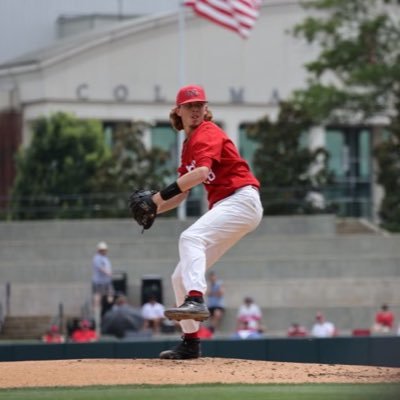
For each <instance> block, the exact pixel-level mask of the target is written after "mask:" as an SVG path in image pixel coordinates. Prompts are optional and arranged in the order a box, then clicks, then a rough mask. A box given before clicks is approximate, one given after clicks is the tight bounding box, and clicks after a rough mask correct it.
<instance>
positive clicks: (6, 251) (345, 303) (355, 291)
mask: <svg viewBox="0 0 400 400" xmlns="http://www.w3.org/2000/svg"><path fill="white" fill-rule="evenodd" d="M191 222H192V220H188V221H185V222H181V221H176V220H173V219H162V218H160V219H159V220H157V221H156V224H155V225H154V229H153V228H152V229H151V230H150V231H148V232H145V233H144V234H143V235H142V234H141V233H140V229H139V228H138V227H137V225H135V224H134V223H133V222H132V221H130V220H90V221H89V220H86V221H48V222H3V223H0V287H4V285H5V284H6V282H10V283H11V303H10V311H11V314H12V315H44V314H47V315H52V314H55V313H56V312H57V309H58V304H59V303H60V302H61V303H63V304H64V309H65V312H66V313H67V314H79V312H80V310H81V307H82V306H83V305H84V303H85V302H87V301H89V299H90V275H91V257H92V255H93V254H94V251H95V247H96V243H97V242H98V241H100V240H105V241H107V242H108V244H109V248H110V252H109V255H110V258H111V261H112V263H113V267H114V270H116V271H124V272H126V273H127V275H128V290H129V293H128V295H129V299H130V301H131V303H132V304H133V305H139V304H140V294H141V293H140V290H141V284H142V279H143V277H144V276H148V275H151V276H159V277H160V279H161V280H162V283H163V293H164V303H165V304H166V305H171V304H173V294H172V289H171V285H170V275H171V273H172V271H173V269H174V267H175V264H176V262H177V259H178V248H177V241H178V238H179V233H180V232H181V231H182V230H183V229H184V228H185V227H186V226H188V225H189V224H190V223H191ZM399 249H400V236H399V235H394V236H390V237H384V236H378V235H348V236H337V235H336V234H335V220H334V217H333V216H329V215H328V216H313V217H293V218H284V217H268V218H264V220H263V222H262V224H261V226H260V228H259V229H258V230H257V231H256V232H253V233H251V234H250V235H248V236H247V237H246V238H244V239H243V240H242V241H241V242H240V243H238V244H237V245H236V246H235V247H234V248H233V249H231V250H230V251H229V252H228V253H227V254H226V255H224V256H223V258H222V259H221V260H220V261H219V262H218V264H217V265H216V266H215V270H216V271H217V273H218V275H219V276H220V277H221V278H222V279H223V280H224V283H225V287H226V305H227V316H226V318H225V321H224V329H225V330H226V331H227V332H229V331H231V330H233V329H234V315H235V313H236V310H237V308H238V307H239V305H240V304H241V302H242V299H243V297H244V296H245V295H251V296H253V297H254V299H255V300H256V302H257V303H258V304H260V305H261V306H262V308H263V310H264V323H265V325H266V327H267V329H269V330H270V331H271V332H274V331H282V330H285V329H286V328H287V327H288V325H289V324H290V322H292V321H294V320H297V321H299V322H301V323H303V324H306V325H307V326H309V325H310V324H311V322H312V319H313V317H314V314H315V312H316V311H317V309H319V310H322V311H323V312H324V313H325V314H326V316H327V318H328V319H331V320H333V322H335V323H336V324H337V326H338V328H339V329H340V330H342V331H345V330H349V329H351V328H352V327H369V326H370V325H371V324H372V319H373V314H374V312H375V311H376V309H377V308H379V306H380V305H381V303H383V302H388V303H389V304H391V305H392V307H393V309H394V310H395V311H396V313H397V315H398V319H400V251H399Z"/></svg>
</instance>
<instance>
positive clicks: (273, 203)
mask: <svg viewBox="0 0 400 400" xmlns="http://www.w3.org/2000/svg"><path fill="white" fill-rule="evenodd" d="M128 197H129V193H93V194H59V195H40V196H26V197H22V196H21V197H18V198H10V197H0V220H31V219H32V220H34V219H54V218H57V219H84V218H126V217H130V213H129V210H128V206H127V203H128ZM318 198H319V199H318ZM261 199H262V202H263V206H264V209H265V214H266V215H285V214H313V213H318V212H331V213H336V214H338V215H339V216H341V217H347V216H348V217H364V218H370V217H371V216H372V200H371V197H370V195H369V193H368V191H367V192H365V191H364V193H360V192H359V191H357V190H355V189H354V188H350V187H348V186H345V185H331V186H326V187H324V188H323V189H322V190H321V191H315V190H314V189H313V188H311V187H288V188H284V187H283V188H262V190H261ZM318 202H319V203H320V204H318ZM203 203H204V199H203V198H199V197H195V196H193V197H190V198H189V199H188V200H187V209H188V210H189V211H190V215H192V216H197V215H200V213H201V212H202V210H203V207H202V204H203ZM168 215H171V216H175V215H176V212H175V211H172V212H170V213H168Z"/></svg>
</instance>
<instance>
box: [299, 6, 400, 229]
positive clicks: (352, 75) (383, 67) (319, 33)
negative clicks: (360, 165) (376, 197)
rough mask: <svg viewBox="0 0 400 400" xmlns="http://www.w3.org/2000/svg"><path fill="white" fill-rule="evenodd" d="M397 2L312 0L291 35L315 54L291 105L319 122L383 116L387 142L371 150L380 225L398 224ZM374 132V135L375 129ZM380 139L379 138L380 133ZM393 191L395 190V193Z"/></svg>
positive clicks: (399, 82)
mask: <svg viewBox="0 0 400 400" xmlns="http://www.w3.org/2000/svg"><path fill="white" fill-rule="evenodd" d="M399 3H400V2H399V1H398V0H385V1H383V0H315V1H307V2H304V6H305V7H306V8H308V9H311V10H313V14H314V15H313V16H310V17H308V18H306V19H305V20H304V21H303V22H302V23H300V24H298V25H297V26H296V27H295V28H294V31H293V32H294V34H295V35H296V36H300V37H303V38H305V39H306V40H307V41H308V42H309V43H314V44H317V45H318V46H319V48H320V52H319V54H318V56H317V58H316V59H315V60H313V61H311V62H309V63H308V64H306V69H307V71H308V76H309V80H308V86H307V88H306V89H304V90H299V91H296V92H295V93H294V96H293V97H294V101H295V102H296V103H297V104H299V105H301V107H304V108H305V109H306V110H307V111H308V112H309V113H310V115H311V117H312V118H313V119H314V120H315V121H317V122H319V123H322V124H328V123H332V122H337V123H343V124H349V123H350V124H357V123H359V124H364V125H365V124H370V125H373V124H372V122H371V121H373V118H376V117H378V118H382V117H383V118H386V119H387V120H389V121H390V123H389V124H388V126H387V129H388V131H389V133H390V134H389V138H388V140H387V141H384V142H383V143H381V144H380V145H378V146H377V148H376V149H375V155H376V157H377V161H378V168H379V171H378V182H379V183H380V184H382V185H383V187H384V189H385V198H384V200H383V202H382V204H381V210H380V215H381V217H382V223H383V225H384V226H386V227H387V228H389V229H394V227H395V226H398V225H400V212H398V211H397V212H395V210H396V209H397V210H398V209H399V204H400V190H398V183H397V186H392V184H393V183H394V182H393V180H394V176H393V173H394V172H395V171H396V168H397V171H398V167H396V165H397V166H398V163H399V158H400V152H399V148H398V145H399V134H398V130H399V126H398V119H399V111H400V109H399V107H398V106H397V107H396V105H398V104H399V102H400V46H399V43H400V14H399ZM374 129H375V133H376V134H377V133H379V132H378V130H379V128H377V127H376V126H375V128H374ZM379 136H382V135H381V134H379ZM396 188H397V189H396Z"/></svg>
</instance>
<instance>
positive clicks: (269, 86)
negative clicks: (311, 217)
mask: <svg viewBox="0 0 400 400" xmlns="http://www.w3.org/2000/svg"><path fill="white" fill-rule="evenodd" d="M299 3H300V2H299V1H277V0H275V1H273V0H266V1H265V2H264V3H263V6H262V8H261V14H260V17H259V20H258V21H257V23H256V25H255V28H254V29H253V31H252V34H251V36H250V38H249V39H248V40H243V39H241V38H240V37H239V36H238V35H236V34H234V33H233V32H231V31H228V30H226V29H223V28H221V27H220V26H217V25H215V24H213V23H210V22H209V21H207V20H205V19H202V18H199V17H197V16H195V15H194V14H193V13H192V12H191V10H186V11H185V13H182V14H179V13H175V12H174V13H165V14H162V15H161V14H159V15H151V16H145V17H141V18H137V19H133V20H130V21H126V22H121V23H119V24H117V25H112V26H111V27H105V28H103V29H101V30H99V31H94V32H89V33H86V34H80V35H77V36H74V37H72V38H70V39H66V40H62V41H59V42H56V43H55V44H54V45H53V46H51V47H48V48H46V49H44V50H43V51H39V52H35V53H32V54H27V55H26V56H23V57H20V58H19V59H16V60H13V61H12V62H9V63H6V64H2V65H0V110H9V109H14V110H18V111H19V112H20V113H21V118H22V134H21V137H22V144H23V145H27V144H29V142H30V140H31V130H30V126H31V123H32V121H34V120H35V119H36V118H38V117H39V116H43V115H50V114H52V113H55V112H58V111H64V112H68V113H72V114H74V115H76V116H77V117H79V118H82V119H86V118H95V119H99V120H102V121H103V123H104V127H105V129H112V126H113V124H115V123H116V122H121V121H132V120H146V121H149V122H152V123H153V125H154V129H152V130H151V131H149V132H148V135H147V137H146V142H147V143H148V144H149V145H152V144H153V145H157V146H161V147H163V148H165V149H170V148H173V147H174V146H175V148H176V143H177V135H176V134H174V133H173V132H172V130H171V129H170V127H169V126H168V114H169V111H170V109H171V108H172V107H173V105H174V101H175V95H176V92H177V90H178V88H179V86H181V85H182V84H188V83H196V84H201V85H203V86H204V87H205V89H206V92H207V96H208V99H209V107H210V108H211V110H212V111H213V114H214V117H215V119H216V121H218V123H220V124H221V125H222V126H223V128H224V129H225V131H226V132H227V133H228V135H230V137H231V138H232V139H233V140H234V142H235V143H236V144H237V145H238V147H239V149H240V150H241V152H242V154H243V155H244V156H245V158H247V159H248V160H249V161H250V162H251V157H252V151H254V148H252V146H251V144H250V143H249V141H248V139H247V138H246V136H245V134H244V130H243V127H244V126H245V125H246V124H247V123H251V122H254V121H256V120H258V119H260V118H261V117H264V116H265V115H268V116H270V117H271V118H274V117H275V116H276V114H277V112H278V106H277V102H278V100H279V99H285V98H287V97H288V96H289V95H290V94H291V92H292V91H293V90H295V89H299V88H302V87H304V86H305V82H306V72H305V69H304V68H303V65H304V64H305V63H306V62H307V61H309V60H310V59H312V58H313V57H314V56H315V55H316V54H317V49H316V48H314V47H312V46H310V45H307V44H305V43H304V42H302V41H301V40H299V39H296V38H294V37H293V36H291V35H290V34H289V33H288V30H290V29H291V28H293V26H294V25H295V24H296V23H298V22H300V21H302V20H303V19H304V17H305V16H306V12H305V10H304V9H303V8H302V7H301V6H300V4H299ZM183 14H184V19H182V15H183ZM182 21H184V24H182ZM372 142H373V138H372V133H371V131H370V130H369V129H368V128H366V127H352V128H351V129H347V128H335V129H333V128H329V129H327V128H321V127H320V128H316V129H315V130H313V132H311V133H310V147H315V146H321V145H322V146H325V147H326V148H327V150H328V151H329V152H330V153H331V160H330V167H331V168H332V169H334V170H335V173H336V176H337V177H339V178H343V179H342V181H341V182H342V183H343V185H344V186H343V188H344V189H343V190H341V189H340V190H339V189H338V192H337V193H338V196H339V197H340V196H341V199H342V201H343V202H342V204H343V207H342V209H341V212H342V214H343V215H349V216H362V217H368V218H371V217H373V216H374V215H375V213H374V210H373V204H375V206H376V205H377V201H375V203H374V202H373V199H374V196H375V197H376V193H377V187H376V185H375V184H374V183H373V180H372V177H373V171H372V160H371V146H372ZM338 188H339V186H338ZM375 200H376V199H375Z"/></svg>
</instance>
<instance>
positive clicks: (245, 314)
mask: <svg viewBox="0 0 400 400" xmlns="http://www.w3.org/2000/svg"><path fill="white" fill-rule="evenodd" d="M261 319H262V312H261V309H260V307H259V306H258V305H257V304H256V303H255V302H254V300H253V299H252V298H251V297H249V296H247V297H245V298H244V302H243V304H242V305H241V306H240V307H239V310H238V313H237V330H241V329H242V328H243V326H244V325H246V329H248V330H251V331H255V332H259V331H262V328H261Z"/></svg>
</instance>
